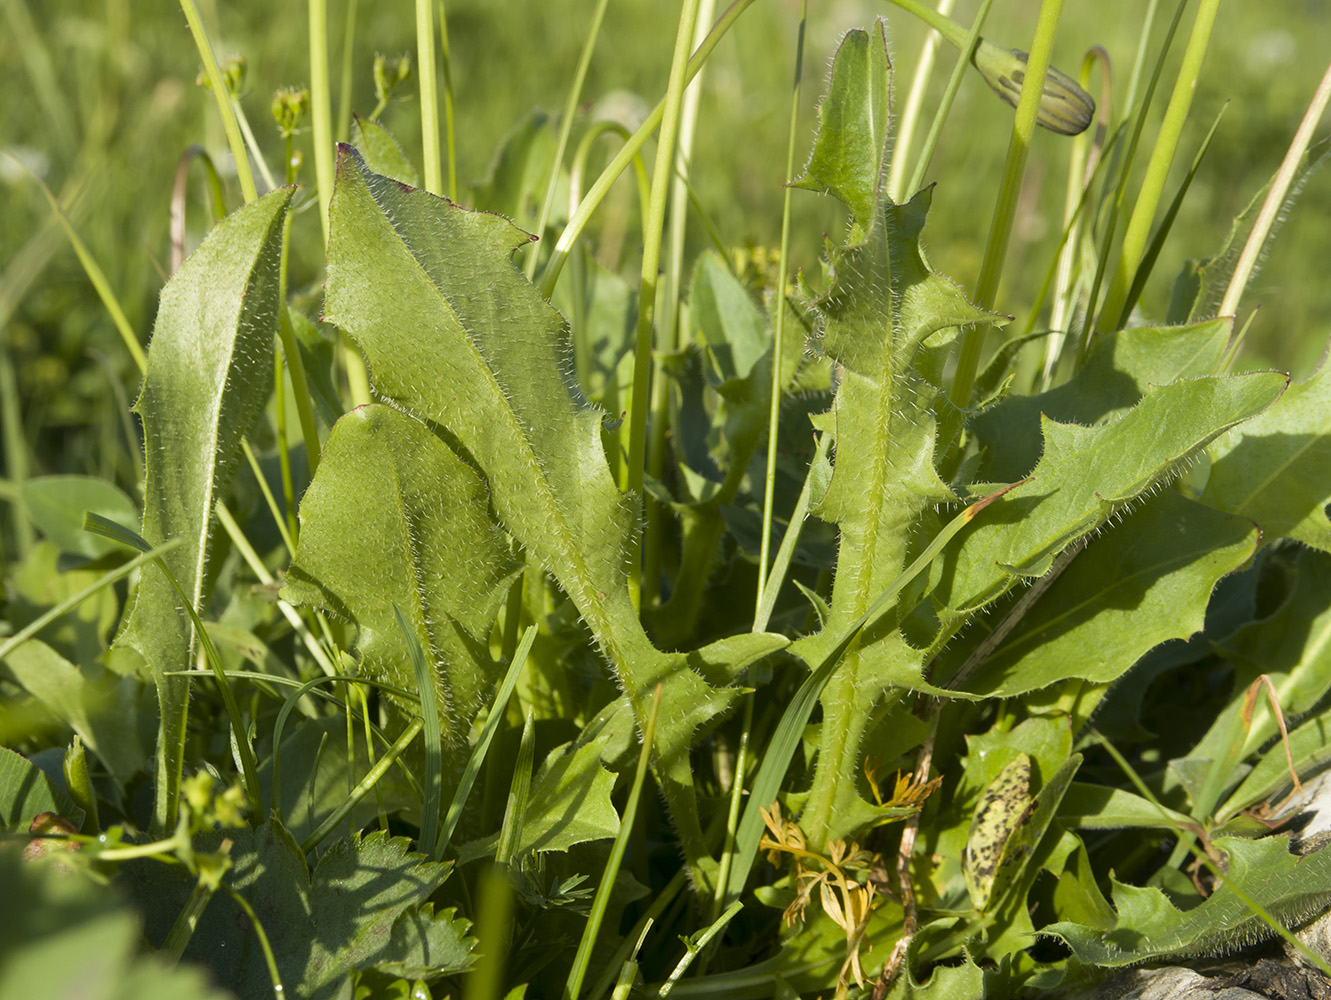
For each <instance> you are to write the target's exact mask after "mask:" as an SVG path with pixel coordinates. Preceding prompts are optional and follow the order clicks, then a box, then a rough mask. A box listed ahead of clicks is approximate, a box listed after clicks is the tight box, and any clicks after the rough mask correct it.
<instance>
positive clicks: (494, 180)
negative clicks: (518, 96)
mask: <svg viewBox="0 0 1331 1000" xmlns="http://www.w3.org/2000/svg"><path fill="white" fill-rule="evenodd" d="M554 157H555V137H554V130H553V129H552V128H551V126H550V118H549V116H548V115H546V114H545V113H544V112H543V111H532V112H531V113H530V114H528V115H527V117H526V118H524V119H523V120H522V121H520V122H519V123H518V124H517V125H515V126H513V128H512V129H510V130H509V132H508V134H507V135H505V136H504V139H503V142H502V143H501V144H500V146H499V151H498V152H497V153H496V154H495V158H494V162H492V163H491V164H490V175H489V176H488V177H487V178H486V179H485V180H484V181H482V182H481V183H479V184H476V185H474V186H473V188H472V192H473V194H474V196H475V199H476V207H477V208H478V209H480V210H482V211H486V212H498V213H500V214H501V215H505V216H507V217H508V218H510V219H512V220H513V221H514V222H515V223H517V224H518V225H520V226H523V227H525V228H527V229H535V228H536V222H537V220H538V219H539V218H540V214H541V199H542V198H544V197H545V187H546V183H547V181H548V180H549V177H550V165H551V163H552V162H553V160H554ZM556 201H558V199H557V198H556ZM565 204H567V199H565ZM536 235H537V236H540V235H541V234H540V233H537V234H536Z"/></svg>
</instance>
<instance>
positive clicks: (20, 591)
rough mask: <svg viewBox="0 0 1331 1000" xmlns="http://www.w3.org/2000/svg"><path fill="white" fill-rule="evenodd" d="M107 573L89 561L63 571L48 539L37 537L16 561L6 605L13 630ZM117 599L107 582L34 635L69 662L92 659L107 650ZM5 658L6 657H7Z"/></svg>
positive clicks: (68, 598)
mask: <svg viewBox="0 0 1331 1000" xmlns="http://www.w3.org/2000/svg"><path fill="white" fill-rule="evenodd" d="M105 575H106V573H105V571H104V570H99V569H94V568H92V567H89V566H84V567H80V568H78V569H70V570H64V571H62V560H61V558H60V552H59V550H58V549H57V548H56V546H55V545H54V544H53V543H52V542H50V541H42V542H38V543H37V545H35V546H34V547H33V548H32V550H31V551H30V552H29V553H28V557H27V558H26V559H25V560H23V562H22V563H21V564H20V565H19V566H18V567H17V571H16V572H14V575H13V577H12V580H13V583H12V586H11V588H10V590H9V602H8V603H7V604H6V605H5V618H6V620H8V621H9V623H10V624H11V625H12V626H13V628H14V630H15V631H18V630H19V629H22V628H24V627H25V626H27V625H29V624H31V623H32V622H34V621H36V620H37V619H38V618H40V617H41V616H42V615H43V614H45V613H46V612H48V611H50V610H51V609H52V608H55V607H56V606H58V605H61V604H63V603H64V602H65V601H67V600H70V599H72V598H73V597H74V596H75V595H77V594H79V593H81V592H82V591H84V590H86V589H87V588H88V587H91V586H93V585H94V584H96V583H97V582H98V581H100V580H101V579H102V578H103V577H104V576H105ZM118 611H119V602H118V601H117V600H116V595H115V591H114V590H113V589H112V588H110V587H106V588H104V589H102V590H99V591H98V592H96V593H95V594H93V595H92V596H91V597H88V598H86V599H84V600H83V601H81V602H80V603H79V605H78V606H77V607H75V608H73V609H72V610H71V611H69V612H68V613H66V614H64V615H61V616H60V618H58V619H57V620H55V621H53V622H51V623H50V624H48V625H47V626H46V627H45V628H43V629H41V630H40V631H39V632H38V633H37V635H38V637H39V638H40V639H41V640H42V641H43V642H45V643H47V644H48V645H49V646H51V647H52V648H53V649H55V650H56V652H58V653H59V654H60V655H61V656H64V657H65V658H66V659H68V660H70V661H71V662H73V663H94V662H96V661H97V660H98V659H99V658H100V657H102V655H103V654H104V653H105V652H106V641H107V639H108V638H109V637H110V635H111V630H112V629H113V628H114V627H115V622H116V614H117V612H118ZM6 658H7V657H6Z"/></svg>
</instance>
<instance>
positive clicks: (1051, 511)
mask: <svg viewBox="0 0 1331 1000" xmlns="http://www.w3.org/2000/svg"><path fill="white" fill-rule="evenodd" d="M1286 381H1287V379H1286V377H1285V376H1284V375H1282V374H1280V373H1278V372H1256V373H1253V374H1250V375H1237V376H1234V377H1232V378H1202V379H1195V380H1193V381H1184V382H1175V383H1172V384H1170V385H1166V386H1147V388H1146V392H1145V394H1144V396H1143V397H1142V400H1141V402H1140V403H1138V404H1137V405H1136V406H1134V407H1133V408H1132V409H1131V410H1130V411H1128V413H1127V414H1125V415H1124V416H1123V417H1121V418H1119V419H1118V420H1116V421H1114V422H1113V423H1110V424H1105V425H1103V426H1099V427H1082V426H1079V425H1076V424H1060V423H1055V422H1054V421H1052V420H1050V419H1049V418H1048V417H1044V416H1042V417H1041V421H1040V423H1041V429H1042V433H1043V436H1044V442H1045V444H1044V454H1043V455H1042V456H1041V458H1040V462H1039V464H1038V465H1036V467H1035V469H1034V471H1033V472H1032V473H1031V476H1030V479H1029V480H1028V481H1027V482H1024V483H1022V484H1021V485H1020V486H1018V487H1017V488H1016V489H1014V490H1012V491H1011V492H1009V493H1006V494H1004V496H1003V497H1002V498H1000V499H999V500H998V501H997V502H996V503H995V504H994V505H993V507H992V508H991V509H990V510H988V511H986V512H985V516H984V517H983V518H980V519H978V520H977V521H976V523H975V524H974V525H972V526H971V528H970V529H969V530H968V532H967V533H966V534H965V535H964V536H963V537H962V538H961V539H960V540H959V542H958V548H957V549H956V550H955V556H954V558H955V561H954V562H951V563H950V564H949V565H947V566H946V568H945V572H944V574H943V577H942V580H941V581H940V584H939V587H938V589H937V590H936V591H935V592H934V596H935V600H936V601H937V602H938V603H940V604H942V605H944V606H946V607H948V608H952V609H955V610H956V611H958V612H966V611H969V610H971V609H974V608H977V607H980V606H981V605H983V604H985V603H988V601H990V600H992V599H993V598H994V597H995V596H997V595H998V594H999V593H1001V592H1003V591H1004V590H1006V589H1007V588H1008V587H1010V586H1011V585H1012V583H1013V582H1014V581H1015V579H1016V578H1017V577H1019V576H1026V577H1035V576H1040V575H1042V574H1043V573H1045V572H1046V571H1047V570H1048V569H1049V566H1050V564H1051V563H1052V561H1053V557H1054V555H1055V554H1056V553H1057V552H1059V551H1060V550H1062V549H1063V548H1065V547H1066V546H1068V545H1070V544H1071V543H1072V542H1073V541H1075V540H1076V539H1078V538H1080V537H1081V536H1083V535H1085V534H1087V533H1089V532H1091V531H1093V530H1095V529H1096V528H1098V527H1100V526H1101V525H1103V524H1104V523H1105V522H1106V521H1107V520H1108V519H1109V518H1110V516H1111V515H1113V514H1115V513H1116V512H1118V511H1121V510H1122V509H1123V508H1124V506H1125V505H1127V504H1128V503H1129V502H1130V501H1131V500H1133V499H1134V498H1137V497H1140V496H1141V495H1143V494H1145V493H1148V492H1150V491H1152V490H1153V489H1157V488H1159V487H1160V486H1161V485H1162V484H1164V483H1166V482H1168V480H1169V479H1171V478H1172V477H1174V476H1176V475H1178V474H1179V473H1180V472H1182V471H1183V470H1184V469H1185V468H1187V467H1188V465H1189V464H1190V463H1191V462H1192V461H1193V460H1194V459H1195V457H1196V456H1197V455H1198V453H1199V452H1200V451H1201V449H1203V448H1205V447H1206V446H1207V445H1208V444H1209V443H1210V442H1212V441H1214V440H1215V439H1216V438H1217V437H1219V436H1220V435H1221V434H1223V433H1224V432H1226V431H1228V430H1230V429H1231V428H1233V427H1235V426H1237V425H1238V424H1240V423H1242V422H1243V421H1244V420H1247V419H1249V418H1251V417H1253V416H1255V415H1256V414H1258V413H1260V412H1261V411H1262V410H1264V409H1266V408H1267V407H1268V406H1270V405H1271V404H1272V403H1274V402H1275V401H1276V400H1277V399H1279V398H1280V394H1281V393H1282V392H1283V391H1284V389H1285V384H1286Z"/></svg>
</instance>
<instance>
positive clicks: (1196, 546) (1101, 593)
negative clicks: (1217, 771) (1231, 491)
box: [940, 490, 1258, 698]
mask: <svg viewBox="0 0 1331 1000" xmlns="http://www.w3.org/2000/svg"><path fill="white" fill-rule="evenodd" d="M1257 544H1258V534H1257V532H1256V530H1255V529H1254V528H1253V526H1252V524H1251V523H1250V522H1248V521H1243V520H1240V519H1237V518H1232V517H1229V516H1227V515H1224V514H1221V513H1219V512H1218V511H1214V510H1212V509H1211V508H1209V507H1206V506H1204V505H1202V504H1199V503H1196V502H1194V501H1192V500H1188V499H1186V498H1185V497H1183V496H1181V495H1179V494H1178V493H1175V492H1174V491H1173V490H1165V491H1164V492H1163V493H1162V494H1161V495H1160V496H1159V497H1157V498H1155V499H1153V500H1151V501H1150V502H1148V503H1147V504H1146V505H1145V506H1144V507H1142V509H1141V510H1138V511H1136V512H1134V513H1133V514H1132V515H1131V516H1129V517H1127V518H1126V519H1125V520H1124V522H1123V524H1122V525H1120V526H1119V527H1117V528H1114V529H1113V530H1112V531H1110V532H1107V533H1106V534H1104V535H1102V536H1100V537H1099V538H1096V539H1095V540H1094V541H1093V542H1091V543H1090V545H1088V546H1087V547H1086V550H1085V551H1083V552H1082V553H1080V554H1079V555H1078V556H1077V557H1076V558H1075V559H1074V560H1073V561H1072V563H1071V564H1070V565H1069V566H1068V568H1067V569H1066V570H1064V572H1063V573H1062V575H1061V576H1059V578H1058V579H1057V580H1056V581H1055V582H1054V584H1053V586H1052V587H1050V589H1049V591H1048V592H1047V593H1045V594H1044V595H1043V596H1042V597H1041V598H1040V600H1039V601H1037V602H1036V603H1035V605H1034V606H1033V607H1032V608H1031V610H1030V611H1029V612H1027V613H1026V614H1025V615H1024V616H1023V617H1022V618H1021V620H1020V621H1019V622H1018V623H1017V625H1016V627H1015V628H1013V630H1012V631H1011V632H1010V633H1008V635H1007V637H1006V638H1005V639H1004V640H1003V642H1002V644H1001V645H1000V646H999V647H998V648H997V649H996V650H995V651H994V652H993V654H992V655H991V656H989V658H988V659H986V660H985V663H984V665H983V666H982V667H981V668H980V670H979V672H978V673H977V674H976V675H975V677H974V679H973V680H971V681H969V682H967V683H966V685H965V687H966V690H968V691H971V692H973V693H976V694H983V695H985V696H988V697H1001V698H1006V697H1010V696H1012V695H1016V694H1024V693H1025V692H1027V691H1034V690H1036V689H1037V688H1042V687H1047V686H1049V685H1051V684H1056V683H1058V682H1060V681H1065V680H1069V679H1071V678H1081V679H1083V680H1089V681H1095V682H1105V681H1112V680H1115V679H1116V678H1118V677H1120V676H1122V675H1123V674H1124V673H1125V672H1127V670H1128V669H1129V668H1130V667H1131V666H1132V665H1133V664H1134V663H1136V662H1137V660H1138V659H1140V658H1141V657H1142V656H1143V655H1145V654H1146V653H1147V652H1148V651H1149V650H1151V649H1152V648H1154V647H1155V646H1157V645H1159V644H1160V643H1162V642H1165V641H1166V640H1169V639H1186V638H1188V637H1189V636H1191V635H1193V634H1195V633H1197V632H1200V631H1201V629H1202V627H1203V625H1204V624H1205V620H1206V604H1207V601H1208V599H1209V598H1210V596H1211V591H1212V590H1213V589H1214V588H1215V585H1216V583H1217V582H1218V581H1219V580H1220V578H1221V577H1223V576H1225V575H1226V574H1227V573H1230V572H1232V571H1234V570H1236V569H1238V568H1239V567H1240V566H1242V565H1243V564H1244V563H1245V562H1247V561H1248V559H1250V558H1251V557H1252V555H1253V553H1254V552H1255V550H1256V548H1257ZM989 624H991V625H996V624H998V619H996V618H992V619H990V620H989ZM988 632H989V629H987V628H980V629H973V630H971V632H970V633H969V634H968V636H967V639H968V640H971V641H968V642H966V643H965V644H963V645H962V646H960V647H959V648H958V650H957V651H956V652H951V651H949V657H948V659H949V660H953V661H955V662H956V663H957V664H960V662H961V661H962V660H963V659H964V658H965V654H966V653H967V652H969V651H970V650H971V649H973V648H974V645H975V644H978V643H979V642H980V641H981V640H982V639H983V638H984V636H985V635H987V634H988ZM940 676H946V672H945V671H944V672H940Z"/></svg>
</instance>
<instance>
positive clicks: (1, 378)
mask: <svg viewBox="0 0 1331 1000" xmlns="http://www.w3.org/2000/svg"><path fill="white" fill-rule="evenodd" d="M4 329H5V327H4V325H0V332H3V331H4ZM0 440H3V443H4V446H5V471H6V473H7V474H8V476H9V481H10V483H11V484H12V486H13V489H14V492H13V495H12V496H10V497H9V498H8V499H9V516H10V520H11V522H12V523H13V527H14V544H15V546H16V548H17V554H18V556H19V558H20V559H21V558H23V557H25V556H27V554H28V552H29V551H30V550H31V549H32V547H33V546H34V545H35V544H36V543H37V531H36V529H35V528H34V527H33V524H32V518H31V516H30V515H29V513H28V505H27V502H26V501H25V500H24V495H23V484H24V482H25V481H27V478H28V458H29V455H28V442H27V441H26V440H25V438H24V434H23V414H22V412H21V411H20V410H19V392H18V379H17V378H15V377H14V361H13V359H12V358H11V357H10V354H9V338H8V337H5V338H4V339H3V340H2V341H0ZM3 545H4V536H3V535H0V550H2V549H3ZM0 555H3V551H0Z"/></svg>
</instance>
